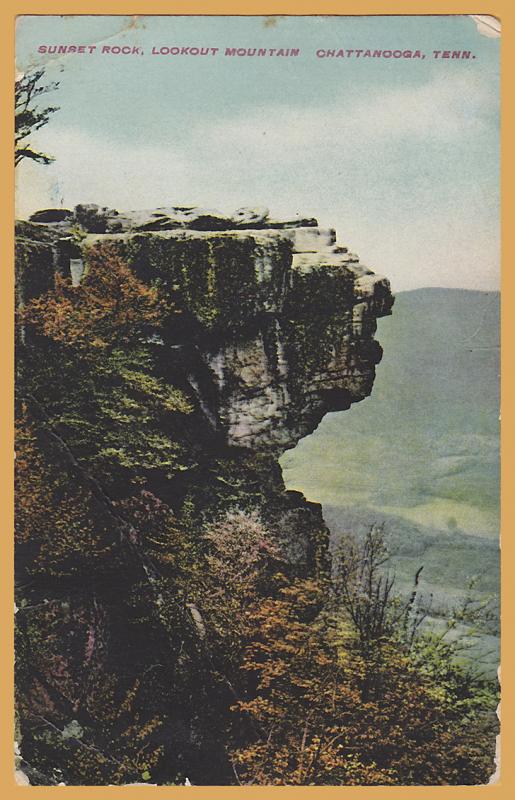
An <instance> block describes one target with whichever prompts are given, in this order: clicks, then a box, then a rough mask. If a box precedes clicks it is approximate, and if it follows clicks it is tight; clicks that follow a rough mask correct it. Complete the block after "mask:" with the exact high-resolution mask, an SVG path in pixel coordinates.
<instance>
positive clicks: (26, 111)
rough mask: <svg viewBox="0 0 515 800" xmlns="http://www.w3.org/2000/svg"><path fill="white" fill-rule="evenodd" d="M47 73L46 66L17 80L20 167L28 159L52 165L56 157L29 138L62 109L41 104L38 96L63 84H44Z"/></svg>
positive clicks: (17, 160)
mask: <svg viewBox="0 0 515 800" xmlns="http://www.w3.org/2000/svg"><path fill="white" fill-rule="evenodd" d="M44 74H45V71H44V69H38V70H36V71H35V72H30V73H27V74H25V75H22V77H21V78H19V79H18V80H17V81H16V83H15V90H14V107H15V134H14V153H15V155H14V163H15V165H16V166H17V165H18V164H19V163H20V162H21V161H22V160H23V159H24V158H29V159H31V160H32V161H36V162H37V163H39V164H50V163H51V162H52V161H53V160H54V159H53V157H52V156H48V155H46V154H45V153H40V152H38V151H37V150H34V149H33V147H32V146H31V144H30V142H29V141H28V138H29V136H31V134H33V133H34V132H35V131H38V130H39V129H40V128H42V127H43V126H44V125H46V124H47V122H48V121H49V120H50V117H51V115H52V114H54V113H55V112H56V111H58V106H46V108H39V107H38V98H39V97H40V96H41V95H43V94H47V92H53V91H54V90H55V89H57V87H58V86H59V83H58V82H53V83H47V84H42V83H41V80H42V78H43V76H44Z"/></svg>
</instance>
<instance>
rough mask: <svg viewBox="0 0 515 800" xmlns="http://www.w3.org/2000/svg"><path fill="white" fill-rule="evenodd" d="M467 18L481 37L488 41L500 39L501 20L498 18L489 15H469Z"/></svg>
mask: <svg viewBox="0 0 515 800" xmlns="http://www.w3.org/2000/svg"><path fill="white" fill-rule="evenodd" d="M469 17H470V18H471V19H473V20H474V22H475V23H476V27H477V30H478V33H480V34H481V36H487V37H488V38H489V39H500V37H501V20H500V19H499V18H498V17H493V16H491V15H490V14H469Z"/></svg>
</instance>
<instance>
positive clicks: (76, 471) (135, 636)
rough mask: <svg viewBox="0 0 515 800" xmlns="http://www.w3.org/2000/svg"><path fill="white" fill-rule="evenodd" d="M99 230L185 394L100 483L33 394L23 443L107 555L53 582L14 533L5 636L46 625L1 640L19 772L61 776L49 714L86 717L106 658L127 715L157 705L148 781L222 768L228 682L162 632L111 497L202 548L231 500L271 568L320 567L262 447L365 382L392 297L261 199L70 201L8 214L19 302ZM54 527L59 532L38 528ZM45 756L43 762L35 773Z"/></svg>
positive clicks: (146, 550)
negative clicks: (139, 457)
mask: <svg viewBox="0 0 515 800" xmlns="http://www.w3.org/2000/svg"><path fill="white" fill-rule="evenodd" d="M98 242H109V243H111V244H113V245H114V246H115V247H116V248H117V249H118V250H119V252H120V254H121V255H122V256H123V258H124V260H125V261H126V262H127V263H128V264H129V265H130V267H131V268H132V269H133V270H134V272H135V273H136V275H137V276H138V277H139V279H140V280H142V281H144V282H147V283H154V282H155V283H157V284H158V285H159V286H160V288H161V290H162V292H161V293H162V294H164V295H166V296H167V297H168V298H169V299H170V304H171V307H172V311H171V313H170V315H169V318H168V320H167V323H166V324H165V325H164V326H163V327H162V328H161V329H160V330H159V331H157V330H156V331H152V330H149V332H148V342H147V345H148V347H149V348H151V350H152V362H153V364H154V365H155V367H156V372H157V374H158V376H159V379H160V380H164V381H167V382H168V383H169V385H170V387H179V389H180V391H181V392H183V393H184V395H185V396H186V397H187V398H188V403H189V404H190V405H191V407H192V408H193V411H192V412H191V414H189V415H188V418H187V420H184V421H181V422H179V423H177V424H176V425H175V427H174V426H173V424H172V423H167V422H165V421H163V423H162V425H163V427H162V430H160V433H161V434H162V435H163V436H165V437H168V440H169V441H171V442H173V443H174V444H177V447H178V450H179V451H180V459H182V460H181V461H180V463H179V464H178V467H177V469H175V470H159V469H146V468H145V469H142V470H141V472H140V474H139V475H138V484H137V486H134V485H133V486H131V485H128V486H127V485H124V473H123V471H121V472H120V475H119V476H118V479H119V480H118V485H115V486H114V487H113V485H112V484H111V485H108V483H107V479H106V476H105V475H104V474H102V472H101V471H99V472H97V471H95V473H94V474H93V475H91V474H89V473H87V465H86V469H83V468H82V467H81V466H80V464H79V465H78V466H77V463H76V458H75V454H74V453H73V452H70V451H69V449H68V450H66V442H65V441H64V440H63V438H61V436H62V437H64V439H66V431H65V430H64V433H63V432H62V431H60V429H59V421H58V422H57V423H56V424H57V428H58V430H57V434H58V435H57V436H56V435H55V433H56V432H55V431H53V430H51V425H50V426H49V425H48V424H47V423H46V422H45V410H44V408H40V407H39V406H38V408H37V409H36V411H35V412H34V422H35V426H36V427H37V425H38V424H39V423H40V422H41V421H42V423H43V424H42V425H41V431H40V446H41V447H42V448H43V451H44V453H45V457H46V458H47V460H48V462H49V463H50V465H51V467H52V468H53V469H54V470H55V472H58V473H59V474H60V476H61V478H62V479H63V481H64V484H65V485H66V484H69V485H70V486H71V487H74V489H76V490H77V491H80V490H81V487H82V488H83V489H85V490H86V491H88V492H90V493H91V492H92V491H93V495H94V496H93V500H94V507H95V508H97V510H98V516H99V520H100V522H99V523H98V524H100V523H101V525H102V526H103V528H102V529H104V528H105V530H106V531H107V532H108V534H109V536H111V539H110V540H109V546H110V548H111V550H110V553H111V554H110V556H109V558H107V559H106V560H105V562H101V566H98V567H95V566H92V567H90V568H88V569H87V570H85V571H84V574H83V573H82V572H81V573H80V576H79V577H77V578H75V579H73V580H70V579H63V578H60V577H56V576H55V573H52V572H45V571H44V569H42V568H41V567H40V568H39V569H38V568H36V567H35V560H34V553H33V552H32V550H31V549H30V547H28V546H23V545H22V546H20V547H19V548H18V552H17V561H18V565H17V577H18V580H19V584H20V586H24V587H28V588H26V589H25V590H24V591H23V592H22V598H21V602H22V605H23V608H22V609H20V613H19V614H18V615H17V617H18V622H17V627H18V631H19V633H20V637H21V639H20V640H21V641H22V642H24V641H28V642H37V643H39V642H41V641H43V642H45V643H46V644H45V648H44V649H42V648H41V647H39V645H38V649H37V653H36V650H35V648H34V647H32V645H31V646H30V647H28V649H25V650H23V649H20V650H19V653H20V656H19V664H18V687H19V691H20V693H21V695H22V696H23V698H25V700H24V702H23V703H22V705H21V709H20V730H21V735H22V752H23V754H24V758H25V762H26V765H25V768H27V764H28V765H30V764H33V765H35V766H34V768H33V769H32V771H30V770H29V772H30V780H31V782H35V783H47V782H49V781H50V782H57V783H59V782H61V781H64V782H71V781H73V779H74V778H73V775H74V772H73V768H72V767H73V764H72V763H71V761H70V755H69V751H68V750H67V747H69V736H68V733H67V732H69V731H70V730H71V729H72V728H73V730H75V729H77V725H79V729H80V725H86V724H88V719H89V717H88V715H87V714H86V713H85V712H84V714H83V716H81V714H82V713H83V712H82V711H81V710H80V709H81V708H82V706H83V691H84V688H83V687H84V685H85V683H87V681H90V680H92V679H96V678H95V676H102V675H106V674H108V673H110V674H111V675H117V676H122V678H123V681H124V682H125V683H124V685H126V686H127V688H130V687H131V686H132V685H134V682H135V681H137V682H138V684H139V685H141V686H142V691H143V690H144V692H145V700H144V703H143V706H142V708H143V710H144V713H145V714H150V715H152V714H157V715H159V716H160V717H162V718H164V720H165V728H164V733H163V737H164V739H163V740H164V741H165V742H166V747H167V751H166V752H167V759H166V764H167V767H166V769H165V770H164V771H163V772H162V774H159V775H158V777H157V780H161V781H162V782H165V783H166V782H167V781H168V780H170V775H174V774H177V773H182V774H185V775H188V776H189V777H190V778H191V779H192V781H193V783H207V784H217V783H226V782H228V781H230V778H231V773H230V769H229V765H228V764H227V763H225V761H224V753H223V748H222V746H221V744H220V742H222V740H223V735H224V733H223V725H224V722H223V713H226V712H227V709H228V708H229V707H230V706H231V704H232V703H233V702H234V699H233V698H232V697H231V696H228V697H225V695H224V691H223V688H220V686H219V685H218V684H217V683H216V681H215V682H214V683H213V678H212V676H211V674H210V672H209V669H207V667H206V665H205V664H204V666H202V664H201V666H202V669H200V668H199V661H200V662H201V658H200V656H199V653H201V652H202V651H203V650H202V648H203V645H202V644H201V643H200V644H199V642H198V641H197V639H196V638H195V635H193V634H192V636H193V638H191V636H190V639H191V641H190V640H189V639H188V641H184V642H182V644H180V643H179V644H177V643H176V644H173V645H172V644H169V642H170V641H173V642H175V639H174V638H173V636H172V635H171V632H170V630H169V629H167V628H163V624H162V620H161V612H160V604H161V603H162V598H161V595H159V598H161V599H159V598H158V600H159V603H158V604H157V606H158V607H157V612H156V608H155V607H154V605H155V604H154V605H153V604H152V603H153V601H152V591H151V589H152V586H151V584H152V583H153V582H154V583H155V581H156V578H155V574H154V573H155V570H154V567H153V566H152V558H153V555H152V553H153V551H152V548H151V547H150V546H149V545H148V544H147V545H145V544H144V542H142V541H139V540H138V537H137V536H136V535H135V536H132V534H131V536H129V544H128V543H127V536H125V537H124V533H123V531H124V530H125V528H126V523H125V522H124V520H123V513H122V514H121V512H120V511H119V506H116V511H115V512H114V514H113V498H115V499H116V498H120V497H122V498H127V497H128V496H131V495H132V496H133V497H138V496H139V501H138V502H140V503H141V504H142V508H145V507H146V506H145V503H146V502H147V500H146V499H145V498H148V497H152V498H153V503H154V507H156V504H157V505H158V506H159V507H163V508H166V509H167V510H168V512H170V513H171V514H172V515H173V517H174V518H175V519H176V520H177V523H178V525H180V526H181V528H182V530H183V531H185V530H188V531H189V532H190V534H191V531H193V533H194V535H195V536H198V540H197V541H199V542H200V545H199V546H200V547H202V544H201V541H202V535H203V531H204V529H205V526H206V525H207V526H209V525H210V524H212V522H213V521H214V520H220V519H223V518H224V515H227V513H228V512H230V513H232V512H234V510H237V511H238V513H240V512H241V513H243V514H253V515H255V514H257V515H258V516H259V518H260V519H261V520H262V522H263V524H264V525H265V526H266V529H267V531H269V533H270V535H271V536H273V537H274V538H275V539H276V540H277V541H278V542H280V544H281V552H282V553H283V555H284V562H282V563H281V571H282V572H284V573H288V574H289V575H290V576H292V577H295V576H300V577H314V576H317V577H319V576H327V574H328V566H329V565H328V530H327V528H326V526H325V524H324V521H323V518H322V513H321V507H320V506H319V505H318V504H316V503H309V502H307V501H306V499H305V498H304V497H303V496H302V495H301V494H300V493H299V492H292V491H286V489H285V486H284V483H283V480H282V474H281V469H280V466H279V464H278V460H277V459H278V456H279V455H280V454H281V453H282V452H283V451H284V450H285V449H287V448H291V447H293V446H295V444H296V443H297V441H298V440H299V439H300V438H301V437H303V436H305V435H307V434H309V433H310V432H311V431H313V430H314V428H315V427H316V425H317V424H318V423H319V421H320V419H321V418H322V416H323V415H324V414H325V413H326V412H328V411H334V410H338V409H344V408H347V407H348V406H349V405H350V404H351V403H353V402H356V401H359V400H361V399H362V398H364V397H366V396H367V395H368V394H369V393H370V391H371V389H372V384H373V381H374V374H375V365H376V364H377V362H378V361H379V360H380V357H381V352H382V351H381V347H380V345H379V344H378V343H377V342H376V341H375V340H374V333H375V330H376V319H377V317H379V316H382V315H385V314H388V313H390V309H391V306H392V303H393V298H392V296H391V293H390V288H389V284H388V281H387V280H386V279H384V278H381V277H379V276H377V275H374V274H373V273H372V272H371V271H370V270H369V269H367V268H366V267H365V266H363V265H362V264H360V262H359V259H358V257H357V256H355V255H353V254H352V253H349V252H348V251H347V249H346V248H345V247H343V246H341V245H338V244H337V243H336V237H335V233H334V231H333V230H323V229H320V228H319V227H318V225H317V224H316V220H312V219H307V218H299V219H292V220H285V221H278V220H271V219H270V218H269V216H268V212H267V210H266V209H239V210H238V212H236V213H235V214H234V215H233V216H232V217H231V218H226V217H223V215H220V214H218V213H217V212H214V211H204V210H198V209H197V210H195V209H176V208H173V209H172V208H168V209H159V210H157V211H156V212H131V213H127V214H123V215H122V214H118V213H117V212H113V211H111V210H109V209H99V208H98V207H92V206H79V207H77V208H76V209H75V211H73V212H72V211H66V210H63V209H58V210H55V209H47V210H44V211H42V212H37V213H36V214H35V215H33V219H32V220H31V221H29V222H20V223H19V224H18V226H17V239H16V244H17V300H18V303H19V305H20V306H23V305H24V304H26V303H27V302H28V301H29V300H30V299H31V298H34V297H37V296H39V295H41V294H43V293H44V292H46V291H48V290H50V289H51V288H52V285H53V282H54V276H55V274H56V273H60V274H61V275H64V276H65V277H67V278H69V279H70V281H71V283H72V285H75V286H76V285H78V284H79V283H80V281H81V280H82V278H83V276H84V274H85V273H84V270H85V269H87V261H88V258H87V256H88V249H89V248H91V247H92V246H93V245H95V244H96V243H98ZM20 338H21V341H20V342H19V357H20V360H21V361H26V363H27V364H28V365H29V366H28V367H26V368H28V369H29V370H30V368H31V367H30V365H31V361H30V358H31V357H32V358H37V357H38V356H37V348H36V350H35V355H34V353H33V354H32V356H31V354H30V352H28V351H30V350H31V341H30V336H28V337H27V341H25V337H24V332H23V329H22V332H21V337H20ZM68 390H69V392H70V393H73V391H74V387H73V386H69V387H68V386H67V387H66V391H68ZM33 399H34V398H32V399H31V400H30V399H29V406H30V405H31V403H32V401H33ZM20 400H23V397H20ZM38 402H39V401H38ZM40 405H41V404H40ZM86 422H87V420H86ZM167 425H168V427H167ZM49 427H50V430H49ZM120 446H123V441H120ZM63 448H64V449H63ZM70 460H71V461H72V462H73V464H74V465H72V466H70ZM88 475H89V477H88ZM93 483H94V486H93V489H92V484H93ZM120 514H121V516H120ZM120 526H121V528H120ZM120 530H121V531H122V533H121V534H120ZM52 537H53V538H57V539H58V536H57V535H56V534H55V533H54V532H52ZM36 566H37V565H36ZM153 575H154V577H152V576H153ZM158 583H159V581H158ZM149 586H150V589H149ZM159 586H161V583H159ZM159 591H160V590H159ZM147 595H148V597H147ZM135 598H136V599H135ZM145 598H147V599H145ZM134 603H136V608H138V609H140V610H139V611H138V614H140V616H141V617H142V618H143V619H144V620H145V624H142V623H141V620H140V619H139V617H138V614H136V612H135V610H134ZM138 604H139V605H138ZM140 606H141V608H140ZM195 613H196V614H199V612H198V611H195ZM193 622H194V623H195V624H198V623H199V621H198V620H196V619H195V618H194V619H193ZM201 622H202V620H201V619H200V623H201ZM172 633H174V632H173V631H172ZM174 635H175V634H174ZM188 636H189V634H188ZM167 643H168V644H167ZM185 653H186V655H185ZM156 665H158V666H159V668H160V669H161V670H162V671H161V672H158V671H157V670H156ZM199 669H200V672H199ZM63 675H66V676H68V677H67V679H66V681H63ZM177 675H185V676H186V677H185V679H184V680H186V679H187V681H186V683H187V685H189V684H188V681H191V682H194V683H195V686H194V687H193V686H192V687H191V694H188V692H187V691H186V690H185V689H184V688H182V689H181V688H180V687H181V684H180V683H177V680H178V679H177ZM38 676H44V682H43V683H41V681H40V680H39V677H38ZM92 676H93V678H92ZM42 680H43V679H42ZM174 681H175V683H174ZM202 682H204V683H202ZM174 686H178V687H179V688H176V694H174V691H173V687H174ZM188 691H190V690H188ZM63 692H64V694H65V695H66V697H65V701H63V699H62V695H63ZM204 697H206V698H208V701H209V702H207V701H204ZM214 698H215V700H216V702H215V700H214ZM213 703H214V705H213ZM217 704H218V705H217ZM41 709H44V710H45V713H47V714H48V715H49V716H50V717H51V719H52V725H53V731H54V734H55V735H56V736H57V739H56V742H57V743H55V742H54V743H50V744H51V746H50V744H49V743H48V742H47V741H46V739H45V738H44V737H45V735H46V732H45V731H43V733H41V731H40V730H39V728H37V727H36V728H34V726H33V718H34V715H38V714H41V713H42V712H41ZM224 709H225V711H224ZM142 713H143V712H142ZM221 713H222V717H220V714H221ZM210 715H211V716H210ZM89 722H91V721H90V720H89ZM70 726H72V728H70ZM73 726H74V727H73ZM56 732H57V733H56ZM76 738H77V737H75V739H76ZM79 738H80V737H79ZM79 744H80V743H79ZM77 747H79V745H77ZM78 752H79V753H80V752H81V751H80V749H79V751H78ZM214 752H216V757H213V753H214ZM45 764H51V765H52V775H54V777H53V778H52V777H50V779H49V777H48V774H47V773H46V767H45ZM54 766H55V770H54V769H53V768H54ZM228 770H229V771H228ZM41 771H42V772H43V773H45V774H40V772H41ZM54 773H55V774H54Z"/></svg>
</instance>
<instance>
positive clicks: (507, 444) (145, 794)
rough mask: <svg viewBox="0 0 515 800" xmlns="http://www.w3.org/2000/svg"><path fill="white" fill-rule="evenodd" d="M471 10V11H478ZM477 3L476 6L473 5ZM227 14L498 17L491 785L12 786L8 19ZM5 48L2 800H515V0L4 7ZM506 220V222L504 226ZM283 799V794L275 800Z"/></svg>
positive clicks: (151, 0)
mask: <svg viewBox="0 0 515 800" xmlns="http://www.w3.org/2000/svg"><path fill="white" fill-rule="evenodd" d="M475 6H476V7H475ZM477 6H479V7H477ZM142 12H143V13H144V14H147V15H148V14H162V15H173V14H187V15H195V14H224V15H258V16H262V15H279V14H292V15H298V14H306V15H318V14H335V15H345V14H346V15H365V14H384V15H393V14H396V15H397V14H406V15H414V14H469V13H483V14H484V13H487V14H491V15H493V16H496V17H499V18H500V19H501V20H502V48H501V71H502V73H501V74H502V76H503V80H502V87H503V88H502V103H503V116H502V121H503V125H502V128H503V130H502V154H503V165H502V198H503V207H502V222H503V237H502V247H503V279H502V320H503V322H502V345H503V349H502V409H503V424H502V617H503V623H504V625H503V638H502V671H503V678H504V680H503V687H502V743H501V765H502V769H501V781H500V783H498V784H495V785H491V786H472V787H460V786H442V787H440V786H438V787H318V788H309V787H308V788H300V787H299V788H297V787H242V788H240V787H195V786H193V787H169V786H168V787H165V786H163V787H152V786H148V787H145V786H135V787H86V786H84V787H21V786H16V785H15V784H14V778H13V762H12V745H11V742H12V741H13V738H14V736H13V723H12V708H13V694H12V677H13V663H12V662H13V658H12V637H13V618H12V617H13V615H12V608H13V606H12V596H13V595H12V589H13V578H12V567H11V565H12V562H13V553H12V523H13V515H12V505H13V497H12V462H13V458H12V453H13V429H12V407H13V378H14V369H13V297H14V291H13V285H14V279H13V273H14V270H13V266H12V263H13V246H14V239H13V226H12V222H13V218H14V210H13V209H14V202H13V197H14V164H13V156H12V145H11V140H12V133H11V119H12V117H11V108H12V103H13V83H14V82H13V79H12V78H13V72H14V19H15V16H16V15H18V14H44V15H48V14H57V15H59V14H63V15H64V14H66V15H69V14H113V15H117V14H118V15H123V16H130V15H133V14H140V13H142ZM0 14H1V17H0V19H1V20H2V23H3V24H2V27H1V31H2V49H1V50H0V59H1V62H0V63H1V67H2V68H1V70H0V74H1V76H2V78H1V91H2V94H1V98H2V105H1V108H2V112H3V113H2V115H1V116H2V120H3V124H2V128H1V134H2V146H3V149H4V154H5V162H4V163H5V164H6V167H7V169H6V174H8V175H9V178H8V179H7V186H8V191H7V192H4V193H2V197H1V204H2V210H3V213H2V217H1V219H2V223H3V226H4V228H5V230H4V236H3V237H2V241H1V244H0V247H1V250H2V254H3V260H2V269H1V270H0V298H1V303H2V308H1V311H2V313H1V314H0V342H1V349H0V353H1V358H2V372H1V375H2V378H3V388H2V391H1V393H0V408H1V409H2V412H3V414H2V419H3V421H4V424H3V426H2V438H1V439H0V442H1V447H0V465H1V467H2V470H1V473H0V474H1V476H2V478H1V480H0V508H1V509H2V511H3V516H2V518H3V521H4V525H3V533H4V536H3V537H2V538H3V550H2V558H1V565H2V566H1V569H2V572H1V578H0V594H1V599H2V601H3V602H2V606H1V612H2V615H1V620H2V623H3V624H2V626H1V637H2V638H1V640H0V652H1V653H2V654H3V657H2V658H1V660H0V669H1V676H2V682H1V688H0V710H1V718H0V719H1V727H0V732H1V736H0V742H1V746H0V791H1V792H2V794H1V796H2V797H6V798H15V800H23V798H26V796H27V793H32V792H36V793H37V796H38V798H40V797H43V796H44V797H45V798H46V797H51V795H52V794H54V793H56V792H57V793H59V796H60V797H61V796H62V797H65V800H73V798H75V797H77V798H80V799H81V800H83V799H84V798H86V797H91V796H93V797H94V798H98V799H100V798H102V799H103V798H106V800H108V799H109V798H113V797H120V796H123V797H124V798H126V799H127V800H136V799H137V800H151V798H152V800H153V799H154V798H158V799H160V798H168V800H170V798H172V800H173V798H175V797H178V798H183V797H185V798H186V797H187V798H192V800H207V799H208V798H209V800H228V799H231V800H232V798H235V800H237V798H240V797H241V798H242V800H245V798H249V800H250V799H251V798H259V800H265V798H268V797H271V796H273V798H278V800H281V797H283V795H284V796H287V797H289V798H293V800H297V798H299V799H301V798H309V800H313V798H319V799H320V800H333V798H334V799H335V798H340V799H341V800H368V799H369V797H370V798H371V800H396V798H400V800H412V798H413V800H425V798H428V800H431V798H433V800H434V798H436V800H474V799H476V800H511V798H513V797H515V701H514V692H513V687H514V684H515V677H514V675H515V658H514V656H515V639H514V636H513V630H512V629H510V626H511V624H512V623H511V617H512V615H514V614H515V589H514V587H515V580H514V579H513V577H512V575H511V574H510V570H511V565H512V564H515V560H514V552H515V542H514V540H513V537H514V536H515V531H513V530H512V529H513V522H512V521H513V519H515V492H514V491H510V477H511V476H512V475H513V474H514V472H515V452H514V447H513V443H514V440H513V434H514V415H513V414H510V411H511V410H512V409H513V408H514V407H515V375H514V372H515V370H514V369H513V367H514V366H515V365H514V364H513V348H512V347H510V345H511V344H512V342H513V340H514V338H515V313H514V309H513V308H512V304H515V292H514V281H515V279H514V274H513V267H512V264H513V263H514V262H515V226H514V225H513V221H512V220H513V215H514V211H515V209H514V206H515V202H514V191H515V189H514V186H515V170H514V163H515V157H514V145H513V143H514V142H515V125H514V116H515V110H514V107H513V105H512V104H511V103H510V102H509V101H510V97H509V96H508V92H509V85H508V84H509V82H510V81H509V78H508V76H513V75H515V46H514V44H515V42H514V38H515V37H514V28H515V4H514V3H513V0H491V1H490V2H488V3H485V4H484V5H483V4H482V3H481V4H480V3H475V2H474V3H471V2H470V0H425V1H424V0H361V2H359V1H357V0H340V1H339V2H334V0H261V2H259V0H238V1H237V2H236V1H235V0H211V1H210V0H170V2H163V0H145V2H141V0H140V2H134V0H103V2H93V1H92V0H89V1H88V0H82V2H81V0H64V2H63V0H61V1H60V2H55V0H54V1H53V0H26V1H25V2H24V1H23V0H7V1H6V2H5V0H4V3H3V5H2V9H1V12H0ZM510 222H511V225H510ZM279 796H280V797H279Z"/></svg>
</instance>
